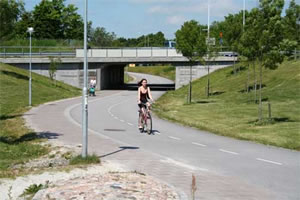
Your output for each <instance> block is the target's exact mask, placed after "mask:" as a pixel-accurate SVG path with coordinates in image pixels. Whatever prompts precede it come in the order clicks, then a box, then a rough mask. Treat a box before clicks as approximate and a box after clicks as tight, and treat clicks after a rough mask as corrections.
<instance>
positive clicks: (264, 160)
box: [256, 158, 282, 165]
mask: <svg viewBox="0 0 300 200" xmlns="http://www.w3.org/2000/svg"><path fill="white" fill-rule="evenodd" d="M256 160H259V161H263V162H267V163H272V164H275V165H282V163H279V162H275V161H271V160H266V159H262V158H256Z"/></svg>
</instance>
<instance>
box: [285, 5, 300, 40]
mask: <svg viewBox="0 0 300 200" xmlns="http://www.w3.org/2000/svg"><path fill="white" fill-rule="evenodd" d="M285 13H286V15H285V17H284V18H283V22H284V38H285V39H288V40H290V41H296V42H297V43H298V44H300V33H299V31H300V5H299V4H296V2H295V0H292V1H291V2H290V5H289V8H288V9H286V11H285Z"/></svg>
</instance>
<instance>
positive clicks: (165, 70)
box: [128, 65, 175, 81]
mask: <svg viewBox="0 0 300 200" xmlns="http://www.w3.org/2000/svg"><path fill="white" fill-rule="evenodd" d="M128 69H129V72H137V73H144V74H151V75H156V76H161V77H164V78H167V79H170V80H172V81H175V67H174V66H169V65H166V66H147V67H139V66H138V67H129V68H128Z"/></svg>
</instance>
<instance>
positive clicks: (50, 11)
mask: <svg viewBox="0 0 300 200" xmlns="http://www.w3.org/2000/svg"><path fill="white" fill-rule="evenodd" d="M64 2H65V0H51V1H50V0H43V1H41V2H40V3H39V4H38V5H36V6H35V8H34V10H33V12H32V13H33V27H34V29H35V37H36V38H40V39H82V38H83V20H82V17H81V16H80V15H79V14H78V13H77V12H76V11H77V8H76V7H75V6H74V5H72V4H70V5H68V6H67V7H66V6H65V4H64Z"/></svg>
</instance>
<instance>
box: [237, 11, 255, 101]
mask: <svg viewBox="0 0 300 200" xmlns="http://www.w3.org/2000/svg"><path fill="white" fill-rule="evenodd" d="M258 15H259V10H258V8H254V9H252V10H251V12H250V13H249V16H248V17H247V18H246V26H245V31H244V33H243V35H242V37H241V40H240V44H239V52H241V54H242V55H243V56H245V57H246V58H247V60H248V62H249V64H250V65H252V66H253V74H254V85H253V87H254V102H255V103H256V102H257V76H256V65H255V62H256V60H257V58H258V57H259V56H260V53H259V51H258V49H259V41H258V38H259V37H260V32H259V31H257V29H258V28H259V24H258V20H257V16H258ZM248 90H249V88H247V91H248Z"/></svg>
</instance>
